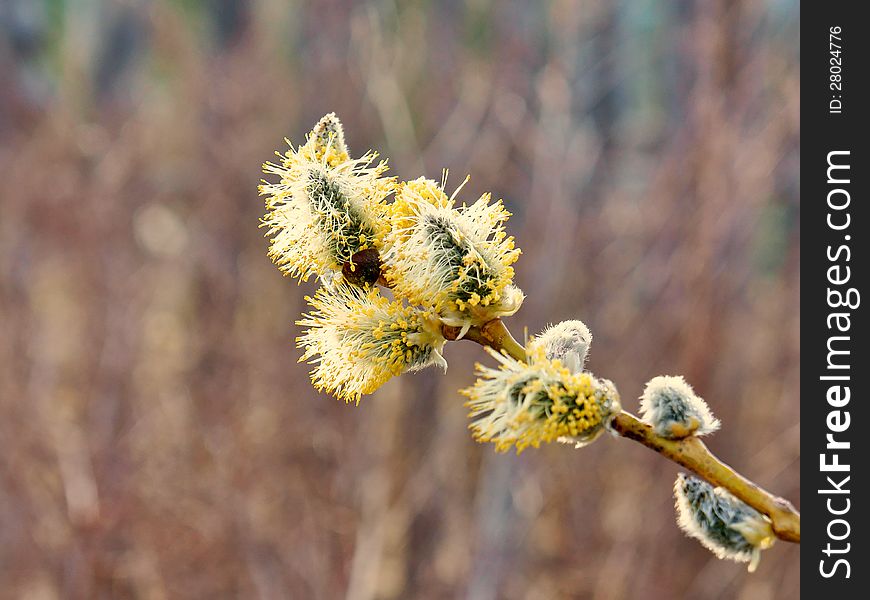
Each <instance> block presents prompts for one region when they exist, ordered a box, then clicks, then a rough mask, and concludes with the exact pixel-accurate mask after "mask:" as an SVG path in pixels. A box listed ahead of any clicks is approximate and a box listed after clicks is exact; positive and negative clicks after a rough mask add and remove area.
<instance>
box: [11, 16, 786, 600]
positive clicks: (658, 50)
mask: <svg viewBox="0 0 870 600" xmlns="http://www.w3.org/2000/svg"><path fill="white" fill-rule="evenodd" d="M797 14H798V4H797V2H796V1H794V0H768V1H767V2H748V1H736V2H735V1H732V0H701V1H697V2H695V1H688V0H669V1H666V2H656V1H653V0H637V1H631V2H620V3H617V2H606V1H604V0H597V1H595V0H589V1H585V2H581V1H571V0H554V1H551V2H541V3H535V2H528V3H527V2H520V1H515V0H511V1H505V2H495V1H493V0H468V1H467V2H460V1H459V0H452V1H446V2H426V1H422V0H420V1H409V2H389V1H387V2H356V3H341V2H335V1H331V0H330V1H322V2H312V3H305V2H298V1H297V2H286V1H285V0H250V1H243V0H211V1H201V2H197V1H195V0H187V1H181V0H175V1H170V0H151V1H147V0H87V1H86V0H81V1H73V0H66V1H64V0H44V1H43V0H40V1H37V0H32V1H31V0H3V1H2V2H0V450H2V451H0V597H2V598H7V597H8V598H26V599H31V600H35V599H40V600H41V599H52V598H149V599H150V598H155V599H157V598H312V599H333V598H343V597H346V598H351V599H353V600H363V599H370V598H377V599H390V598H421V599H428V598H469V599H474V600H483V599H495V598H505V599H537V598H543V599H550V598H596V599H614V600H616V599H628V598H638V597H643V598H690V599H691V598H741V599H759V600H767V599H775V598H788V599H793V598H796V597H798V596H799V593H800V592H799V576H798V558H799V548H798V547H797V546H794V545H789V544H785V543H779V544H777V545H776V546H775V547H774V548H773V549H772V550H770V551H768V552H765V556H764V558H763V560H762V562H761V566H760V568H759V571H758V572H757V573H755V574H752V575H750V574H747V573H746V571H745V567H744V566H742V565H737V564H734V563H730V562H722V561H718V560H716V559H715V558H713V556H712V555H711V554H710V553H709V552H707V551H706V550H705V549H703V548H702V547H701V546H700V545H699V544H697V543H696V542H695V541H693V540H689V539H686V538H685V537H683V535H682V534H681V533H680V532H679V531H678V529H677V527H676V525H675V523H674V517H673V506H672V497H671V485H672V482H673V480H674V476H675V473H676V467H675V466H674V465H672V464H670V463H668V462H666V461H664V460H663V459H661V458H660V457H659V456H656V455H654V454H653V453H651V452H649V451H648V450H646V449H644V448H642V447H640V446H638V445H635V444H632V443H630V442H627V441H624V440H614V439H610V438H608V439H603V440H601V441H599V442H597V443H596V444H594V445H592V446H591V447H589V448H587V449H584V450H582V451H579V450H578V451H575V450H572V449H570V448H569V447H564V446H557V447H548V448H543V449H541V450H538V451H528V452H526V453H524V454H522V456H519V457H517V456H514V455H497V454H495V453H494V452H493V449H492V448H491V447H489V446H480V445H477V444H475V443H474V442H473V441H472V440H471V439H470V436H469V433H468V432H467V430H466V426H467V423H466V418H465V409H464V408H463V407H462V399H461V397H460V396H459V395H458V394H457V392H456V390H457V389H458V388H459V387H460V386H464V385H467V384H468V383H469V382H470V381H471V380H472V374H471V364H472V363H473V361H475V360H483V359H485V357H484V355H483V353H482V352H481V351H480V349H479V348H477V347H475V346H473V345H471V344H461V343H460V344H454V345H451V346H450V347H449V348H448V349H447V358H448V360H449V361H450V363H451V367H450V370H449V372H448V373H447V375H446V376H444V375H441V374H440V373H438V372H427V373H422V374H418V375H414V376H405V377H402V378H401V379H399V380H395V381H393V382H391V383H390V384H388V385H387V386H386V387H385V388H383V389H382V390H380V391H379V392H378V393H376V394H375V395H373V396H372V397H370V398H366V399H364V401H363V402H362V403H361V404H360V406H359V407H353V406H345V405H344V404H342V403H340V402H338V401H336V400H334V399H332V398H329V397H326V396H321V395H318V394H316V393H315V392H314V391H313V390H312V389H311V387H310V385H309V383H308V378H307V375H306V373H307V368H306V366H304V365H299V364H296V360H297V358H298V356H299V351H298V350H296V349H295V348H294V347H293V338H294V337H295V336H296V335H298V333H299V331H298V328H297V327H295V326H294V325H293V321H294V320H295V319H296V318H297V316H298V314H299V313H300V311H301V310H302V309H303V300H302V296H303V294H304V293H310V291H311V287H310V286H301V287H298V286H297V285H296V284H295V283H294V282H292V281H290V280H289V279H284V278H282V277H281V276H280V274H279V273H278V271H277V269H275V268H274V267H273V266H272V265H271V264H270V263H269V261H268V260H267V258H266V246H267V243H266V241H265V240H264V239H263V237H262V236H263V231H262V230H261V229H258V227H257V225H258V219H259V217H260V216H261V213H262V203H261V199H260V198H258V197H257V194H256V185H257V182H258V180H259V178H260V165H261V163H262V162H263V161H264V160H268V159H270V157H271V156H272V152H273V151H274V150H276V149H280V148H281V147H282V144H283V142H282V138H283V137H284V136H289V137H291V138H292V139H294V140H297V141H298V140H301V139H302V136H303V135H304V132H305V131H307V130H308V129H309V128H310V127H311V125H312V124H313V123H314V122H315V121H316V119H317V118H318V117H320V116H321V115H322V114H323V113H326V112H328V111H336V112H337V113H338V114H339V116H340V117H341V118H342V119H343V120H344V122H345V125H346V129H347V132H348V137H349V142H350V145H351V147H352V150H353V151H354V152H355V153H357V154H359V153H361V152H362V151H364V150H366V149H368V148H370V147H374V148H376V149H378V150H380V151H381V152H382V154H383V155H385V156H388V157H390V159H391V164H392V173H393V174H395V175H398V176H400V177H403V178H414V177H417V176H419V175H420V174H421V173H422V174H426V175H428V176H430V177H434V178H436V179H437V178H440V173H441V169H442V168H444V167H448V168H450V170H451V179H450V181H451V182H452V185H456V184H458V183H460V182H461V180H462V177H464V175H465V173H471V174H472V180H471V182H470V183H469V185H468V186H466V188H465V190H464V191H463V198H466V199H473V198H475V197H476V196H477V194H479V193H481V192H482V191H484V190H491V191H492V192H493V193H494V195H495V196H497V197H503V198H505V201H506V204H507V206H508V208H509V209H510V210H512V212H514V213H515V216H514V218H513V219H512V222H511V228H512V232H513V233H514V234H515V235H516V236H517V238H518V243H519V245H520V246H521V247H522V248H523V250H524V256H523V257H522V258H521V260H520V262H519V263H517V280H518V283H519V285H521V286H522V287H523V288H524V289H525V290H526V292H527V294H528V298H527V301H526V305H525V306H524V308H523V309H522V310H521V311H520V312H519V313H518V314H517V316H516V317H515V318H513V319H512V320H511V323H510V324H511V326H512V328H513V329H514V331H515V333H517V334H520V335H521V334H522V331H523V327H524V326H527V327H528V331H529V332H532V333H534V332H536V331H538V330H540V329H541V328H542V327H543V326H544V325H545V324H546V323H547V322H548V321H557V320H561V319H565V318H581V319H583V320H584V321H585V322H586V323H587V324H588V325H589V326H590V328H591V329H592V331H593V333H594V334H595V342H594V344H593V347H592V353H591V362H590V368H591V369H592V370H593V371H595V372H596V373H597V374H598V375H600V376H603V377H608V378H610V379H613V380H614V381H615V382H616V384H617V385H618V386H619V389H620V391H621V393H622V395H623V398H624V404H625V406H626V407H627V408H628V409H629V410H635V409H636V403H635V400H634V398H636V397H637V396H638V395H639V393H640V392H641V390H642V387H643V384H644V382H645V381H646V380H647V379H649V378H650V377H652V376H654V375H658V374H683V375H685V376H686V377H687V379H688V380H689V381H690V382H691V383H692V384H693V385H694V386H695V387H696V389H697V390H698V391H699V393H700V394H701V395H702V396H704V397H705V398H707V400H708V402H709V403H710V405H711V406H712V408H713V410H714V412H715V413H716V415H717V416H719V417H720V418H721V419H722V420H723V422H724V427H723V429H722V431H721V432H720V433H718V434H717V435H716V436H714V437H713V438H712V439H711V441H710V446H711V447H712V449H713V450H714V451H715V452H716V453H718V454H719V455H720V456H722V457H723V458H724V459H725V460H726V461H728V462H729V463H731V464H732V465H734V466H735V467H737V468H738V469H740V470H741V471H742V472H743V473H744V474H746V475H747V476H749V477H751V478H753V479H755V480H757V481H759V482H760V483H762V484H763V485H765V486H767V487H768V488H769V489H771V490H773V491H775V492H777V493H780V494H783V495H785V496H787V497H789V498H790V499H792V500H793V501H795V502H797V501H798V500H799V491H800V481H799V475H798V473H799V460H800V459H799V448H798V439H799V420H800V413H799V408H798V407H799V403H798V401H799V387H798V367H799V357H800V349H799V342H798V334H799V319H798V313H799V310H798V309H799V296H798V288H799V285H798V284H799V254H798V242H799V236H798V224H799V210H798V171H797V167H798V149H799V83H800V82H799V76H798V50H797V40H798V17H797ZM448 185H451V184H450V183H449V184H448Z"/></svg>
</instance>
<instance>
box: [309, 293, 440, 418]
mask: <svg viewBox="0 0 870 600" xmlns="http://www.w3.org/2000/svg"><path fill="white" fill-rule="evenodd" d="M306 300H308V302H309V303H310V304H311V306H312V307H313V309H314V310H312V311H311V312H310V313H309V314H307V315H303V317H304V318H303V319H302V320H300V321H298V322H297V325H302V326H305V327H308V330H307V331H306V332H305V333H304V334H303V335H302V336H300V337H299V338H298V339H297V345H298V346H299V347H300V348H304V349H305V353H304V354H303V355H302V358H300V359H299V360H300V362H301V361H305V360H309V359H314V360H313V362H314V363H315V364H316V365H317V366H316V367H315V369H314V370H313V371H312V373H311V379H312V381H313V382H314V386H315V387H316V388H317V389H318V390H323V391H326V392H329V393H331V394H334V395H335V396H337V397H338V398H341V399H343V400H345V401H347V402H355V403H359V401H360V397H361V396H362V395H363V394H370V393H372V392H373V391H375V390H376V389H377V388H379V387H380V386H381V385H383V384H384V383H385V382H386V381H387V380H389V379H390V378H392V377H394V376H396V375H400V374H402V373H404V372H405V371H417V370H419V369H423V368H425V367H427V366H429V365H433V364H435V365H439V366H441V367H442V368H444V369H446V368H447V363H446V361H445V360H444V358H443V356H442V355H441V350H442V348H443V347H444V341H445V340H444V337H443V336H442V335H441V325H440V323H439V322H438V320H437V319H436V318H434V316H433V315H431V314H428V313H426V312H424V311H420V310H416V309H414V308H410V307H406V306H403V305H402V302H401V301H398V300H397V301H393V302H390V301H389V300H388V299H387V298H385V297H383V296H381V295H380V294H379V293H378V290H377V289H376V288H369V289H363V288H361V287H357V286H354V285H351V284H348V283H339V284H338V285H336V286H335V287H334V288H332V289H327V288H320V289H319V290H318V291H317V293H316V294H315V295H314V297H313V298H306ZM315 357H317V358H315Z"/></svg>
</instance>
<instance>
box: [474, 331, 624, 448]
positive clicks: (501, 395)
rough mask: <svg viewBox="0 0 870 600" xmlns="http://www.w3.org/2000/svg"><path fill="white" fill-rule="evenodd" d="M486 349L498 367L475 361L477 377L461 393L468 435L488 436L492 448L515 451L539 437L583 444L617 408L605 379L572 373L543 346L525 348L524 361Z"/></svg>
mask: <svg viewBox="0 0 870 600" xmlns="http://www.w3.org/2000/svg"><path fill="white" fill-rule="evenodd" d="M487 351H488V352H489V353H490V354H491V355H492V356H493V357H494V358H496V359H497V360H498V361H499V362H500V363H501V365H500V367H499V368H498V369H491V368H489V367H485V366H483V365H479V364H478V365H477V373H478V375H479V379H478V380H477V382H476V383H475V384H474V385H473V386H471V387H469V388H466V389H464V390H461V393H462V394H464V395H465V396H468V398H469V400H468V401H467V402H466V404H465V405H466V406H467V407H468V408H469V409H470V412H469V417H470V418H471V424H470V425H469V427H470V428H471V430H472V433H473V435H474V438H475V439H476V440H478V441H480V442H493V443H494V444H495V446H496V450H498V451H502V452H504V451H507V450H508V449H510V448H511V446H515V447H516V449H517V451H518V452H521V451H522V450H524V449H525V448H528V447H529V446H532V447H535V448H537V447H538V446H540V444H541V443H542V442H554V441H571V442H574V443H577V444H581V445H582V444H584V443H589V442H591V441H593V440H594V439H595V438H597V437H598V436H599V435H600V434H601V433H602V432H603V431H604V428H605V424H606V423H607V421H608V419H609V418H610V416H611V415H612V414H614V413H616V412H619V410H620V406H619V394H618V393H617V392H616V388H615V387H614V386H613V384H612V383H611V382H610V381H607V380H604V379H596V378H594V377H593V376H592V375H590V374H589V373H572V372H571V371H569V370H568V369H567V368H565V367H564V366H562V365H561V363H560V362H559V361H558V360H550V359H548V358H547V357H546V356H545V354H544V350H543V348H529V349H528V363H525V362H520V361H518V360H515V359H513V358H511V357H509V356H504V355H502V354H498V353H496V352H495V351H492V350H491V349H489V348H487Z"/></svg>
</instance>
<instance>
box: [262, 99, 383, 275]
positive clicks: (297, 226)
mask: <svg viewBox="0 0 870 600" xmlns="http://www.w3.org/2000/svg"><path fill="white" fill-rule="evenodd" d="M288 143H289V142H288ZM376 158H377V154H376V153H374V152H369V153H368V154H365V155H364V156H363V157H361V158H358V159H351V158H350V156H349V154H348V151H347V146H346V145H345V142H344V132H343V131H342V128H341V123H340V122H339V121H338V118H337V117H336V116H335V115H334V114H329V115H326V116H325V117H323V118H322V119H321V120H320V122H319V123H318V124H317V125H316V126H315V127H314V129H312V130H311V132H310V133H309V134H308V140H307V141H306V143H305V144H304V145H302V146H300V147H299V148H298V149H295V150H294V148H293V146H292V145H291V146H290V149H289V150H288V151H287V152H286V153H285V154H284V155H283V156H282V160H281V163H280V164H275V163H266V164H264V165H263V171H264V172H265V173H267V174H274V175H277V176H279V177H280V181H278V182H277V183H269V182H265V181H264V182H263V183H262V184H261V185H260V194H261V195H265V196H267V200H266V209H267V213H266V216H265V217H264V218H263V226H264V227H267V228H268V232H267V234H266V235H267V236H268V237H270V238H272V241H271V246H270V248H269V256H270V258H271V259H272V261H273V262H274V263H275V264H276V265H278V267H279V268H280V269H281V271H282V272H284V273H285V274H288V275H290V276H292V277H297V278H299V279H300V280H301V281H306V280H307V279H308V278H309V277H311V276H312V275H316V276H318V277H320V278H321V279H323V280H324V281H326V282H327V283H329V282H331V281H333V280H334V279H335V278H336V277H337V276H338V274H339V273H340V272H341V269H342V267H343V266H344V265H345V264H346V263H349V262H350V263H352V262H353V256H354V255H355V254H356V253H357V252H360V251H362V250H366V249H368V248H378V247H379V246H380V245H381V242H382V240H383V237H384V235H385V234H386V232H387V229H388V224H387V222H386V219H385V215H386V210H387V205H386V202H385V199H386V197H387V196H388V195H389V194H390V193H392V190H393V186H394V185H395V181H394V180H393V179H392V178H385V177H382V175H383V174H384V172H385V171H386V170H387V166H386V163H385V162H383V161H382V162H380V163H378V164H376V165H374V166H372V163H373V162H374V160H375V159H376Z"/></svg>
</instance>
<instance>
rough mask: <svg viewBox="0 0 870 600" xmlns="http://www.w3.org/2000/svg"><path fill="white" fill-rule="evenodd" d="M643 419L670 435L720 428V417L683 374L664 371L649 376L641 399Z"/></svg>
mask: <svg viewBox="0 0 870 600" xmlns="http://www.w3.org/2000/svg"><path fill="white" fill-rule="evenodd" d="M640 413H641V417H642V419H643V422H644V423H646V424H648V425H651V426H652V427H653V429H654V430H655V432H656V433H657V434H659V435H660V436H662V437H666V438H669V439H680V438H684V437H687V436H689V435H706V434H708V433H713V432H714V431H716V430H717V429H719V420H718V419H716V418H715V417H714V416H713V413H711V412H710V409H709V407H708V406H707V403H706V402H704V400H703V399H702V398H700V397H699V396H698V395H697V394H695V391H694V390H693V389H692V386H690V385H689V384H688V383H686V380H685V379H683V378H682V377H669V376H666V375H660V376H658V377H654V378H652V379H650V380H649V382H648V383H647V384H646V387H645V388H644V390H643V396H641V400H640Z"/></svg>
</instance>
